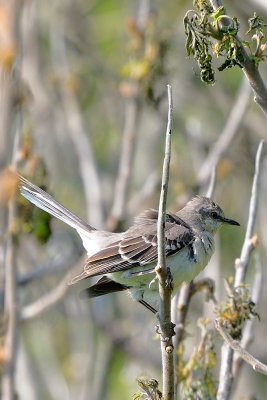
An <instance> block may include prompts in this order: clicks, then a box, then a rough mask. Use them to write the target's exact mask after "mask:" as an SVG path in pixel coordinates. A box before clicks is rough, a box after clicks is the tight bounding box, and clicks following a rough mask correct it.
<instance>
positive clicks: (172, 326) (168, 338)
mask: <svg viewBox="0 0 267 400" xmlns="http://www.w3.org/2000/svg"><path fill="white" fill-rule="evenodd" d="M156 317H157V318H158V320H159V313H158V312H157V313H156ZM175 327H176V324H174V323H173V322H171V325H170V334H169V336H168V337H165V338H161V341H162V342H168V341H169V340H170V339H171V337H172V336H175V335H176V332H175V330H174V328H175ZM155 330H156V333H158V334H159V335H160V336H161V330H160V325H159V324H158V325H156V326H155Z"/></svg>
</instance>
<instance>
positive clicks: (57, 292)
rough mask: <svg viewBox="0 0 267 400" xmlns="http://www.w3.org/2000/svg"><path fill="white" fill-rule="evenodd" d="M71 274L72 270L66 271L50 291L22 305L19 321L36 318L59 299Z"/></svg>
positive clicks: (66, 287)
mask: <svg viewBox="0 0 267 400" xmlns="http://www.w3.org/2000/svg"><path fill="white" fill-rule="evenodd" d="M72 276H73V271H72V270H71V271H68V272H67V274H65V276H64V277H63V278H62V279H61V280H60V282H59V284H58V285H57V286H56V287H55V288H53V289H52V290H51V291H50V292H48V293H46V294H45V295H44V296H42V297H40V298H39V299H37V300H36V301H34V302H33V303H31V304H28V305H26V306H24V307H23V308H22V309H21V310H20V314H19V318H20V321H26V320H29V319H33V318H36V317H37V316H39V315H40V314H42V313H43V312H45V311H46V310H48V309H49V308H50V307H52V306H53V305H54V304H56V303H57V302H58V301H60V300H61V299H62V298H63V297H64V295H65V294H66V292H67V290H68V289H69V286H68V282H69V281H70V279H71V277H72Z"/></svg>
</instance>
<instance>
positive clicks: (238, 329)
mask: <svg viewBox="0 0 267 400" xmlns="http://www.w3.org/2000/svg"><path fill="white" fill-rule="evenodd" d="M225 285H226V291H227V301H226V302H225V303H221V304H220V305H219V306H218V307H216V309H215V312H216V314H217V315H218V317H219V318H220V319H222V320H224V321H225V322H226V327H227V330H228V332H229V334H230V335H231V336H232V338H233V339H237V340H239V339H240V338H241V334H242V327H243V325H244V322H245V321H246V320H249V319H251V317H252V316H257V317H258V318H259V315H258V314H257V313H256V311H255V303H253V301H252V300H251V298H250V294H249V290H248V288H247V287H246V286H245V285H242V286H239V287H238V288H235V287H234V284H233V278H232V277H230V278H228V279H226V280H225Z"/></svg>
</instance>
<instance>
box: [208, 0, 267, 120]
mask: <svg viewBox="0 0 267 400" xmlns="http://www.w3.org/2000/svg"><path fill="white" fill-rule="evenodd" d="M210 3H211V5H212V7H213V9H214V10H217V8H218V7H221V6H224V5H223V1H221V0H210ZM219 25H226V26H228V25H229V18H223V19H221V20H220V22H219ZM236 40H237V42H238V46H239V48H240V50H241V53H242V56H243V59H244V61H240V64H241V65H242V70H243V72H244V74H245V75H246V77H247V80H248V81H249V84H250V86H251V88H252V90H253V92H254V100H255V102H256V103H257V104H258V105H259V106H260V108H261V109H262V111H263V112H264V113H265V115H267V89H266V86H265V84H264V82H263V79H262V77H261V75H260V72H259V68H258V66H257V65H256V64H255V62H254V61H253V59H252V58H251V57H250V56H249V55H248V53H247V52H246V50H245V48H244V46H243V44H242V41H241V39H240V38H239V37H238V36H237V35H236Z"/></svg>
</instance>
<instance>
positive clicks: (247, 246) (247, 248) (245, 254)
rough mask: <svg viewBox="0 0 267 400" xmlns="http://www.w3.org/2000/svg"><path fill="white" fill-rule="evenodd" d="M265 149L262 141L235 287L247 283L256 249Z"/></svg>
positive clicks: (257, 158)
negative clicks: (248, 270)
mask: <svg viewBox="0 0 267 400" xmlns="http://www.w3.org/2000/svg"><path fill="white" fill-rule="evenodd" d="M263 149H264V141H263V140H261V142H260V144H259V146H258V150H257V154H256V160H255V173H254V177H253V183H252V189H251V197H250V205H249V215H248V223H247V229H246V235H245V240H244V243H243V246H242V250H241V255H240V259H238V260H237V261H236V274H235V287H238V286H240V285H241V284H242V283H243V282H245V278H246V273H247V268H248V264H249V260H250V255H251V252H252V250H253V249H254V248H255V245H254V242H253V241H252V240H251V239H252V237H253V233H254V227H255V222H256V216H257V210H258V199H259V188H260V175H261V166H262V161H263V155H264V154H263Z"/></svg>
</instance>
